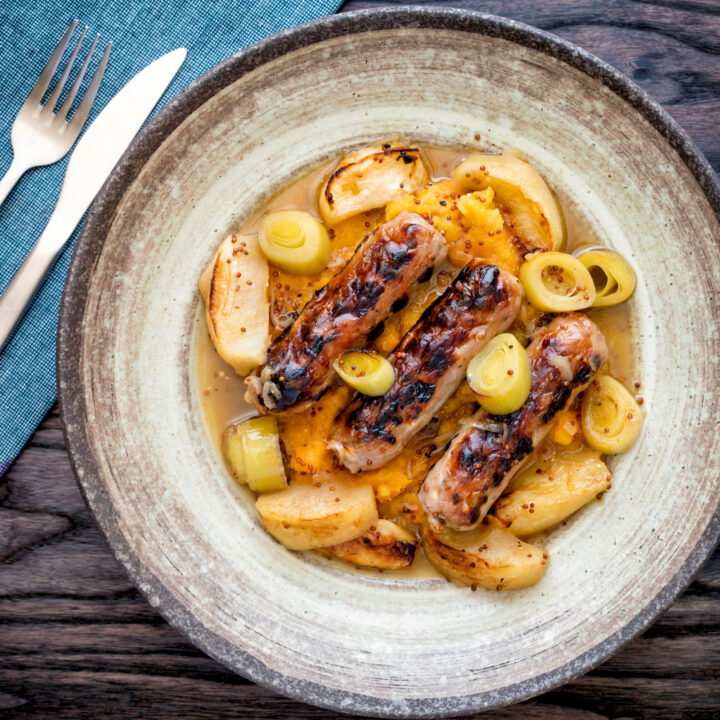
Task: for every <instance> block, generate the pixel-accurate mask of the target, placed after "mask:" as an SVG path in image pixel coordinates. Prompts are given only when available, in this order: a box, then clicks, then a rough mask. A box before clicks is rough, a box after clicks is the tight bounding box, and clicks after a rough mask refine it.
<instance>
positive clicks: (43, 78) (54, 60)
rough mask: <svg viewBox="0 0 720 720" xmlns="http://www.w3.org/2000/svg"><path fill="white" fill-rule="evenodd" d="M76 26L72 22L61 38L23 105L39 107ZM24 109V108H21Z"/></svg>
mask: <svg viewBox="0 0 720 720" xmlns="http://www.w3.org/2000/svg"><path fill="white" fill-rule="evenodd" d="M77 26H78V21H77V20H73V21H72V22H71V23H70V27H69V28H68V29H67V32H66V33H65V34H64V35H63V36H62V39H61V40H60V42H59V43H58V44H57V47H56V48H55V51H54V52H53V54H52V55H51V56H50V59H49V60H48V62H47V65H46V66H45V68H44V69H43V71H42V72H41V73H40V77H39V78H38V81H37V82H36V83H35V85H34V86H33V89H32V90H31V91H30V94H29V95H28V99H27V100H26V101H25V105H39V104H40V101H41V100H42V98H43V95H44V94H45V91H46V90H47V89H48V87H50V81H51V80H52V76H53V75H54V74H55V71H56V70H57V66H58V65H59V64H60V58H62V55H63V53H64V52H65V48H66V47H67V46H68V43H69V42H70V38H71V37H72V34H73V33H74V32H75V28H76V27H77ZM23 107H24V106H23Z"/></svg>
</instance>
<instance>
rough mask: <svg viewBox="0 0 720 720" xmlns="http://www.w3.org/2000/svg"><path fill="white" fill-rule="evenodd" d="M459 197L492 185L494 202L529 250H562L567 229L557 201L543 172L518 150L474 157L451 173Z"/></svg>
mask: <svg viewBox="0 0 720 720" xmlns="http://www.w3.org/2000/svg"><path fill="white" fill-rule="evenodd" d="M452 179H453V186H454V188H455V190H456V192H457V193H458V194H463V193H466V192H470V191H473V190H483V189H484V188H486V187H488V185H489V186H491V187H492V189H493V190H494V191H495V198H494V200H495V203H496V204H497V205H498V207H499V208H500V211H501V212H502V213H503V215H504V216H505V217H506V219H507V220H509V221H510V223H511V224H512V226H513V228H512V229H513V231H514V233H515V234H516V235H517V236H518V237H519V238H520V240H521V241H522V242H523V243H524V244H525V245H527V246H528V248H544V249H546V250H560V249H561V248H562V246H563V243H564V241H565V227H564V223H563V218H562V213H561V211H560V206H559V205H558V202H557V200H556V199H555V197H554V195H553V194H552V192H551V190H550V188H549V187H548V185H547V183H546V182H545V180H543V178H542V176H541V175H540V173H539V172H538V171H537V170H536V169H535V168H534V167H533V166H532V165H531V164H530V163H529V162H527V161H526V160H525V159H524V156H523V154H522V153H521V152H520V151H519V150H515V149H513V148H508V149H507V150H505V151H504V152H502V153H500V154H499V155H485V154H479V153H478V154H474V155H470V156H469V157H467V158H466V159H465V160H463V161H462V162H461V163H460V164H459V165H458V166H457V167H456V168H455V169H454V170H453V171H452Z"/></svg>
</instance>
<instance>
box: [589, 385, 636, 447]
mask: <svg viewBox="0 0 720 720" xmlns="http://www.w3.org/2000/svg"><path fill="white" fill-rule="evenodd" d="M642 423H643V416H642V412H641V411H640V407H639V406H638V404H637V402H635V398H634V397H633V396H632V395H631V394H630V392H629V391H628V390H627V388H626V387H625V386H624V385H623V384H622V383H621V382H619V381H618V380H616V379H615V378H613V377H610V375H601V376H600V377H597V378H595V379H594V380H593V381H592V382H591V383H590V385H589V387H588V389H587V390H586V391H585V395H584V396H583V404H582V429H583V435H584V436H585V441H586V442H587V444H588V445H589V446H590V447H591V448H594V449H595V450H598V451H599V452H601V453H605V454H608V455H612V454H614V453H621V452H624V451H625V450H627V449H628V448H630V447H631V446H632V445H633V444H634V443H635V441H636V440H637V439H638V437H640V431H641V430H642Z"/></svg>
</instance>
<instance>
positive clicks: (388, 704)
mask: <svg viewBox="0 0 720 720" xmlns="http://www.w3.org/2000/svg"><path fill="white" fill-rule="evenodd" d="M408 25H412V27H413V29H418V28H428V29H445V30H456V31H464V32H470V33H476V34H481V35H486V36H491V37H498V38H501V39H505V40H508V41H511V42H514V43H516V44H519V45H523V46H526V47H529V48H532V49H535V50H538V51H541V52H544V53H546V54H548V55H550V56H552V57H554V58H556V59H558V60H561V61H563V62H565V63H566V64H568V65H570V66H572V67H573V68H575V69H578V70H580V71H582V72H584V73H585V74H587V75H588V76H590V77H592V78H594V79H597V80H598V81H600V82H601V83H602V84H603V85H605V86H606V87H607V88H608V89H610V90H611V91H612V92H613V93H614V94H615V95H617V96H618V97H620V98H621V99H622V100H624V101H625V102H626V103H628V104H629V105H630V106H631V107H633V108H634V109H635V110H636V111H638V112H639V113H640V114H641V115H642V116H643V117H644V118H645V119H646V120H647V121H648V122H649V123H650V124H652V125H653V127H654V128H655V129H656V130H657V131H658V132H660V134H661V135H662V136H663V138H664V139H665V140H666V141H667V142H668V144H669V145H670V146H671V147H672V148H673V149H674V150H675V151H676V152H677V153H678V155H679V156H680V158H681V160H682V161H683V163H684V164H685V165H686V167H687V168H688V169H689V170H690V172H691V174H692V175H693V177H694V178H695V180H696V181H697V182H698V184H699V185H700V188H701V189H702V191H703V193H704V195H705V197H706V199H707V200H708V202H709V204H710V206H711V207H712V209H713V211H714V213H715V215H716V217H717V218H718V220H719V221H720V180H719V179H718V177H717V175H716V174H715V172H714V171H713V169H712V167H711V166H710V164H709V162H708V161H707V159H706V158H705V157H704V155H703V154H702V153H701V152H700V150H699V149H698V148H697V147H696V146H695V144H694V142H693V141H692V140H691V139H690V137H689V136H688V135H687V134H686V133H685V131H684V130H682V129H681V128H680V127H679V125H678V124H677V123H676V122H675V121H674V120H673V119H672V118H671V117H670V116H669V115H668V114H667V113H666V112H665V111H664V110H663V109H662V108H661V107H660V105H659V104H658V103H657V102H656V101H655V100H653V99H652V98H651V97H650V96H649V95H647V94H646V93H645V92H644V91H643V90H642V89H641V88H639V87H638V86H637V85H636V84H635V83H633V82H632V81H631V80H630V79H629V78H627V77H626V76H624V75H623V74H621V73H620V72H619V71H618V70H616V69H615V68H613V67H612V66H610V65H609V64H607V63H605V62H604V61H603V60H600V59H599V58H597V57H596V56H594V55H592V54H591V53H589V52H587V51H585V50H582V49H581V48H579V47H577V46H576V45H574V44H572V43H570V42H568V41H567V40H564V39H562V38H559V37H557V36H555V35H552V34H550V33H548V32H545V31H543V30H540V29H538V28H535V27H532V26H530V25H527V24H525V23H521V22H517V21H515V20H511V19H508V18H504V17H499V16H496V15H489V14H484V13H479V12H475V11H469V10H461V9H450V8H434V7H433V8H428V7H425V6H412V5H410V6H403V7H395V8H380V9H369V10H357V11H352V12H346V13H340V14H337V15H332V16H328V17H324V18H320V19H318V20H314V21H311V22H308V23H304V24H302V25H298V26H295V27H292V28H289V29H288V30H284V31H282V32H280V33H277V34H275V35H272V36H270V37H268V38H265V39H263V40H261V41H259V42H257V43H254V44H253V45H250V46H248V47H247V48H245V49H243V50H240V51H239V52H238V53H236V54H234V55H231V56H230V57H228V58H226V59H225V60H222V61H221V62H220V63H218V64H217V65H215V66H214V67H212V68H211V69H209V70H208V71H206V72H205V73H203V74H202V75H200V76H199V77H198V78H197V79H196V80H194V81H193V82H192V83H190V85H188V86H187V87H186V88H185V89H183V90H182V91H180V92H179V93H178V94H177V95H176V96H175V97H174V98H173V99H172V100H171V101H170V102H169V103H168V104H167V105H165V106H164V107H163V108H162V109H161V110H160V111H159V112H158V113H157V114H156V115H155V116H154V117H153V118H152V119H151V120H150V121H149V123H148V124H147V125H146V126H145V127H144V128H143V129H142V130H141V131H140V133H139V134H138V135H137V136H136V138H135V139H134V140H133V142H132V144H131V145H130V147H129V148H128V150H127V151H126V153H125V154H124V155H123V157H122V158H121V160H120V161H119V163H118V164H117V165H116V167H115V169H114V170H113V172H112V173H111V174H110V176H109V177H108V179H107V181H106V182H105V184H104V185H103V187H102V189H101V190H100V192H99V194H98V196H97V198H96V199H95V202H94V203H93V205H92V207H91V209H90V211H89V213H88V215H87V218H86V220H85V223H84V225H83V228H82V231H81V233H80V236H79V239H78V241H77V245H76V248H75V250H74V253H73V256H72V260H71V263H70V268H69V271H68V275H67V278H66V281H65V286H64V290H63V296H62V304H61V309H60V318H59V327H58V337H57V360H56V368H57V378H58V396H59V398H60V413H61V417H62V420H63V434H64V437H65V443H66V447H67V449H68V455H69V457H70V463H71V466H72V469H73V472H74V474H75V477H76V479H77V482H78V486H79V488H80V492H81V494H82V496H83V499H84V500H85V503H86V504H87V506H88V508H89V510H90V514H91V516H92V517H93V520H94V522H95V524H96V526H97V527H98V529H99V530H100V532H101V534H102V535H103V537H104V538H105V540H106V542H107V543H108V546H109V547H110V550H111V551H112V553H113V555H114V556H115V558H116V559H117V560H118V561H119V562H120V564H121V565H122V566H123V567H124V569H125V571H126V572H127V573H128V575H129V577H130V579H131V580H132V581H133V583H134V584H135V586H136V587H137V588H138V590H139V591H140V593H141V594H142V595H143V596H144V597H145V599H146V600H148V602H150V604H151V605H152V606H153V607H155V609H156V610H158V612H159V613H160V615H161V616H162V617H163V618H164V619H165V620H166V621H167V622H168V623H170V625H172V626H173V627H174V628H175V629H177V630H178V631H179V632H181V633H182V634H183V635H184V636H185V637H186V638H187V639H188V640H189V641H190V642H191V643H192V644H193V645H195V646H197V647H199V648H200V649H201V650H203V652H205V653H207V654H208V655H209V656H210V657H212V658H214V659H215V660H217V661H218V662H220V663H221V664H223V665H225V666H226V667H228V668H230V669H231V670H233V671H235V672H237V673H239V674H241V675H242V676H244V677H246V678H248V679H249V680H251V681H253V682H255V683H257V684H259V685H262V686H264V687H267V688H269V689H271V690H273V691H275V692H277V693H280V694H282V695H285V696H287V697H290V698H292V699H295V700H298V701H301V702H305V703H310V704H312V705H316V706H319V707H322V708H326V709H330V710H336V711H340V712H343V713H347V712H355V713H358V714H362V715H366V716H373V717H430V718H435V717H449V716H455V715H460V714H466V713H470V712H475V711H479V710H488V709H492V708H497V707H502V706H504V705H509V704H512V703H516V702H520V701H522V700H526V699H528V698H531V697H533V696H536V695H539V694H541V693H544V692H547V691H548V690H551V689H553V688H555V687H558V686H560V685H562V684H564V683H566V682H568V681H569V680H571V679H573V678H575V677H577V676H579V675H581V674H583V673H585V672H587V671H589V670H591V669H592V668H594V667H595V666H597V665H599V664H600V663H601V662H604V661H605V660H606V659H607V658H608V657H609V656H610V655H612V654H613V653H614V652H616V651H617V650H618V649H619V648H620V647H622V646H623V645H625V644H626V643H627V642H629V641H630V640H631V639H633V638H634V637H635V636H637V635H639V634H640V633H642V632H643V631H644V630H645V629H647V627H648V626H649V625H650V624H651V623H652V622H654V621H655V620H656V619H657V618H658V617H659V615H660V614H661V613H662V612H663V611H665V610H666V609H667V608H668V607H669V606H670V605H671V604H672V603H673V602H674V600H675V599H676V598H677V597H678V596H679V595H680V593H681V592H682V591H683V590H684V589H685V588H686V587H687V586H688V585H689V584H690V582H691V581H692V580H693V578H694V576H695V575H696V573H697V572H698V571H699V570H700V568H701V566H702V564H703V563H704V562H705V561H706V560H707V559H708V557H709V556H710V554H711V553H712V551H713V550H714V548H715V546H716V545H717V544H718V541H719V540H720V506H719V507H718V508H716V509H715V512H714V514H713V516H712V518H711V520H710V522H709V523H708V525H707V527H706V528H705V531H704V532H703V535H702V536H701V538H700V539H699V540H698V542H697V544H696V545H695V547H694V548H693V549H692V551H691V552H690V553H689V554H688V556H687V557H686V559H685V560H684V561H683V564H682V566H681V567H680V569H679V570H678V571H677V573H676V574H675V575H674V576H673V577H672V578H670V580H669V581H668V582H667V583H666V585H665V586H664V587H663V588H662V589H661V590H660V591H659V592H658V593H657V594H656V595H655V597H654V598H652V599H651V600H650V601H649V602H648V603H647V604H646V605H645V607H644V608H643V609H642V610H641V611H640V612H639V613H637V614H636V615H635V617H633V618H631V619H630V620H629V621H628V622H627V623H626V624H625V625H624V626H623V627H622V628H621V629H620V630H618V631H617V632H616V633H614V634H613V635H611V636H610V637H608V638H605V640H603V641H602V642H600V643H598V644H597V645H596V646H595V647H593V648H591V649H590V650H588V651H586V652H585V653H583V654H582V655H580V656H578V657H577V658H575V659H574V660H571V661H569V662H568V663H566V664H565V665H562V666H560V667H558V668H555V669H553V670H550V671H548V672H546V673H543V674H541V675H537V676H535V677H532V678H528V679H526V680H523V681H521V682H518V683H515V684H511V685H506V686H504V687H501V688H497V689H495V690H490V691H483V692H479V693H474V694H469V695H460V696H454V697H445V698H419V699H412V698H411V699H403V698H400V699H386V698H378V697H374V696H369V695H364V694H361V693H355V692H348V691H344V690H340V689H334V688H329V687H326V686H325V685H322V684H320V683H315V682H312V681H305V680H297V679H294V678H291V677H289V676H286V675H284V674H282V673H280V672H277V671H275V670H273V669H271V668H269V667H267V666H266V665H265V664H264V663H262V662H260V661H259V660H257V659H256V658H254V657H253V656H252V655H251V654H250V653H248V652H246V651H245V650H243V649H241V648H238V647H237V646H235V645H233V644H232V643H230V642H228V641H227V640H225V639H224V638H222V637H220V636H218V635H216V634H215V633H214V632H211V631H210V630H208V629H207V628H206V627H204V626H203V625H202V624H201V623H200V622H199V621H197V620H196V619H195V618H194V616H193V615H192V614H191V613H190V612H189V611H188V610H186V609H185V608H184V607H183V606H182V605H181V603H180V602H178V601H177V600H176V599H175V598H174V597H173V596H172V595H171V594H170V593H169V592H168V591H167V590H166V589H165V587H164V585H163V583H162V581H161V579H160V578H159V577H157V576H155V575H153V574H152V573H151V572H150V571H149V570H148V568H147V567H146V566H145V565H144V564H143V563H142V562H141V560H140V559H139V558H138V556H137V555H136V554H135V553H134V552H133V551H132V549H131V548H130V546H129V545H128V543H127V541H126V540H125V538H124V536H123V535H122V533H121V531H120V529H119V526H118V522H117V519H118V518H117V514H116V512H115V509H114V507H113V505H112V503H111V501H110V498H109V494H108V492H107V489H106V487H105V484H104V482H103V480H102V478H101V476H100V472H99V468H98V466H97V464H96V462H95V459H94V457H93V454H92V450H91V445H90V442H89V438H88V435H87V428H86V424H85V417H86V413H85V409H86V408H85V402H84V398H83V397H82V394H81V393H80V392H78V390H79V389H80V388H81V387H82V383H81V374H80V365H79V363H78V362H77V353H76V352H75V350H76V348H77V346H78V344H79V343H80V338H81V334H82V320H83V313H84V305H85V300H86V297H87V288H88V286H89V283H90V280H91V277H92V269H93V266H94V263H95V260H96V259H97V257H98V256H99V253H100V251H101V249H102V246H103V243H104V240H105V236H106V231H107V229H108V228H109V227H110V226H111V224H112V222H113V220H114V216H115V208H116V207H117V205H118V203H119V202H120V200H121V199H122V197H123V195H124V194H125V191H126V189H127V187H128V186H129V185H130V184H131V183H132V182H133V181H134V180H135V178H136V176H137V175H138V174H139V172H140V171H141V169H142V168H143V166H144V165H145V164H146V162H147V161H148V160H149V159H150V157H151V156H152V155H153V154H154V152H155V151H156V150H157V149H158V148H159V147H160V145H161V143H162V142H163V141H164V140H165V138H166V137H167V136H168V135H169V134H170V133H172V132H173V131H174V130H175V129H176V128H177V127H178V126H179V125H180V124H181V123H182V122H183V121H184V120H185V119H186V118H187V117H188V116H189V115H191V114H192V113H193V112H194V111H195V110H196V109H197V108H199V107H200V106H201V105H202V104H204V103H205V102H206V101H207V100H209V99H210V98H211V97H213V96H214V95H215V94H217V93H218V92H219V91H221V90H222V89H223V88H224V87H226V86H228V85H229V84H231V83H233V82H235V81H236V80H238V79H239V78H240V77H242V76H243V75H245V74H247V73H248V72H250V71H252V70H253V69H255V68H257V67H259V66H260V65H263V64H265V63H266V62H268V61H270V60H272V59H275V58H277V57H280V56H282V55H284V54H285V53H287V52H289V51H292V50H297V49H300V48H303V47H307V46H309V45H312V44H315V43H318V42H322V41H325V40H328V39H332V38H337V37H341V36H344V35H353V34H357V33H360V32H369V31H381V30H390V29H399V28H402V27H404V26H408Z"/></svg>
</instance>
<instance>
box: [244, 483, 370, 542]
mask: <svg viewBox="0 0 720 720" xmlns="http://www.w3.org/2000/svg"><path fill="white" fill-rule="evenodd" d="M257 509H258V512H259V513H260V517H261V518H262V519H263V522H264V523H265V527H266V529H267V531H268V532H269V533H270V534H271V535H272V536H273V537H274V538H275V539H276V540H279V541H280V542H281V543H282V544H283V545H285V547H287V548H290V550H312V549H313V548H322V547H329V546H330V545H339V544H341V543H345V542H348V541H349V540H354V539H355V538H356V537H359V536H360V535H362V534H363V533H364V532H365V531H366V530H368V529H369V528H370V526H371V525H374V524H375V523H377V521H378V514H377V505H376V503H375V494H374V493H373V491H372V488H371V487H370V486H369V485H365V484H361V483H352V482H342V481H340V480H326V481H325V482H324V483H322V484H321V485H320V487H317V486H316V485H314V484H294V483H293V484H292V485H290V487H289V488H287V489H286V490H279V491H278V492H271V493H265V494H264V495H261V496H260V497H259V498H258V500H257Z"/></svg>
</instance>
